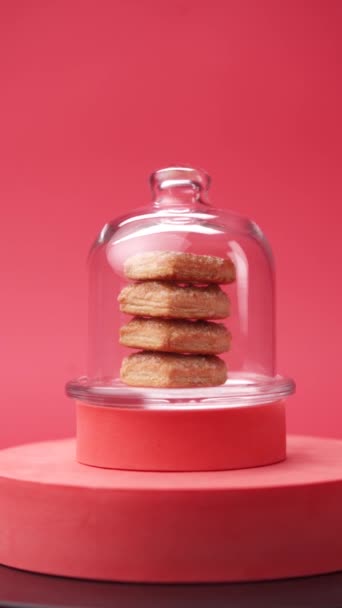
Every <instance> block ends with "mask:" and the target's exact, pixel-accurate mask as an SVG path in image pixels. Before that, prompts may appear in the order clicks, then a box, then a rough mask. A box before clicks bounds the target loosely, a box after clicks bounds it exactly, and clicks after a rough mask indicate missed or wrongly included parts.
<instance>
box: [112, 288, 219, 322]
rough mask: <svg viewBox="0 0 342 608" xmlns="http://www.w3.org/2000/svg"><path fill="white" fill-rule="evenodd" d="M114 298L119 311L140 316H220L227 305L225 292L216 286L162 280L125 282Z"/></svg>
mask: <svg viewBox="0 0 342 608" xmlns="http://www.w3.org/2000/svg"><path fill="white" fill-rule="evenodd" d="M118 301H119V302H120V310H121V311H122V312H126V313H128V314H131V315H137V316H140V317H167V318H175V319H177V318H178V319H224V318H226V317H227V316H228V315H229V308H230V305H229V300H228V297H227V295H226V294H225V293H224V292H223V291H222V290H221V289H220V287H218V286H217V285H209V286H207V287H193V286H185V287H183V286H180V285H176V284H173V283H168V282H165V281H145V282H142V283H135V284H133V285H128V286H127V287H124V288H123V290H122V291H121V292H120V294H119V297H118Z"/></svg>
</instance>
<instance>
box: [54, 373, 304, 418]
mask: <svg viewBox="0 0 342 608" xmlns="http://www.w3.org/2000/svg"><path fill="white" fill-rule="evenodd" d="M294 390H295V384H294V382H293V380H292V379H290V378H286V377H283V376H273V377H270V376H264V375H261V374H260V375H257V374H251V373H241V372H239V373H237V372H231V373H230V376H229V379H228V380H227V382H226V383H225V384H223V385H220V386H213V387H198V388H197V387H196V388H150V387H146V388H145V387H132V386H127V385H126V384H123V383H122V382H121V381H120V380H117V379H111V378H101V379H96V380H89V379H88V378H87V377H81V378H78V379H76V380H71V381H70V382H68V384H67V386H66V391H67V394H68V395H69V397H72V398H73V399H76V400H78V401H83V402H86V403H89V404H93V405H106V406H110V407H120V408H124V407H129V408H143V409H160V408H161V409H163V410H165V409H166V408H171V409H172V410H174V409H183V408H184V409H186V410H189V409H191V410H196V409H203V408H227V407H229V408H232V407H242V406H250V405H260V404H266V403H274V402H275V401H278V400H281V399H284V398H285V397H288V396H289V395H291V394H292V393H293V392H294Z"/></svg>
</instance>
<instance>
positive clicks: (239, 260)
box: [67, 166, 294, 409]
mask: <svg viewBox="0 0 342 608" xmlns="http://www.w3.org/2000/svg"><path fill="white" fill-rule="evenodd" d="M209 185H210V178H209V176H208V175H207V174H206V173H205V172H204V171H202V170H197V169H193V168H190V167H185V166H178V167H168V168H166V169H161V170H159V171H156V172H155V173H153V174H152V176H151V186H152V193H153V201H152V203H151V204H150V205H149V206H147V207H142V208H139V209H137V210H135V211H133V212H131V213H129V214H127V215H125V216H123V217H120V218H118V219H116V220H114V221H112V222H110V223H108V224H106V225H105V226H104V228H103V229H102V230H101V232H100V234H99V236H98V238H97V240H96V241H95V243H94V245H93V247H92V248H91V251H90V254H89V259H88V268H89V344H88V349H89V350H88V369H87V375H86V376H84V377H81V378H78V379H77V380H72V381H70V382H68V384H67V393H68V395H69V396H71V397H73V398H75V399H76V400H77V401H81V402H83V403H89V404H101V405H108V406H111V407H120V408H122V407H141V408H183V407H186V408H189V407H190V408H195V409H196V408H203V407H236V406H244V405H253V404H262V403H272V402H275V401H278V400H281V399H283V398H284V397H286V396H287V395H289V394H291V393H292V392H293V390H294V383H293V381H292V380H291V379H288V378H284V377H282V376H279V375H277V370H276V360H275V301H274V268H273V260H272V253H271V250H270V247H269V245H268V243H267V241H266V239H265V237H264V235H263V233H262V232H261V230H260V228H259V227H258V226H257V225H256V224H255V223H254V222H252V221H251V220H249V219H246V218H243V217H240V216H239V215H236V214H235V213H232V212H228V211H222V210H218V209H215V207H213V206H212V205H211V204H210V203H209V200H208V188H209Z"/></svg>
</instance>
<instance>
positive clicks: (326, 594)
mask: <svg viewBox="0 0 342 608" xmlns="http://www.w3.org/2000/svg"><path fill="white" fill-rule="evenodd" d="M0 606H13V607H14V606H18V607H25V608H26V607H29V606H30V607H33V606H39V607H41V606H46V607H51V608H52V607H53V608H55V607H56V608H57V607H61V608H62V607H63V608H64V607H70V608H71V607H73V606H78V607H81V606H84V607H89V606H91V607H96V608H102V607H103V608H107V607H109V606H110V607H111V608H116V607H120V608H138V607H139V608H147V607H150V606H155V607H157V608H176V607H177V608H182V607H183V606H185V607H189V608H191V607H192V606H194V607H196V608H216V607H217V608H223V607H224V608H259V607H260V608H270V607H272V608H290V607H291V608H292V607H295V608H304V607H305V608H342V572H341V573H337V574H329V575H324V576H315V577H309V578H301V579H291V580H284V581H274V582H261V583H244V584H242V583H234V584H222V585H128V584H120V583H97V582H91V581H81V580H75V579H67V578H58V577H52V576H44V575H40V574H31V573H29V572H21V571H19V570H14V569H12V568H6V567H4V566H0Z"/></svg>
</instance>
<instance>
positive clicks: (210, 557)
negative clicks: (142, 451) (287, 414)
mask: <svg viewBox="0 0 342 608" xmlns="http://www.w3.org/2000/svg"><path fill="white" fill-rule="evenodd" d="M341 513H342V441H337V440H324V439H315V438H309V437H289V439H288V458H287V460H285V461H284V462H281V463H279V464H275V465H271V466H267V467H259V468H254V469H245V470H235V471H216V472H193V473H179V472H178V473H175V472H173V473H165V472H164V473H160V472H158V473H157V472H137V471H115V470H108V469H100V468H94V467H88V466H85V465H81V464H79V463H77V462H76V461H75V442H74V440H63V441H55V442H53V441H52V442H46V443H37V444H31V445H27V446H22V447H17V448H11V449H8V450H3V451H2V452H0V563H2V564H5V565H8V566H13V567H16V568H21V569H25V570H31V571H35V572H41V573H47V574H55V575H62V576H71V577H80V578H88V579H102V580H110V581H136V582H219V581H220V582H223V581H248V580H250V581H252V580H261V579H275V578H284V577H293V576H303V575H312V574H319V573H326V572H333V571H337V570H342V517H341Z"/></svg>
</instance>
